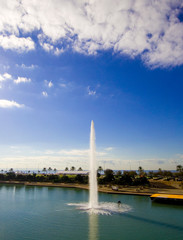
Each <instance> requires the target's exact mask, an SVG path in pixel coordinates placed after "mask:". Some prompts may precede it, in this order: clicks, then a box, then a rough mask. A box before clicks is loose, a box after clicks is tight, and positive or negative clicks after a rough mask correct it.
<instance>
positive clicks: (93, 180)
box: [89, 121, 98, 209]
mask: <svg viewBox="0 0 183 240" xmlns="http://www.w3.org/2000/svg"><path fill="white" fill-rule="evenodd" d="M89 184H90V193H89V207H90V208H91V209H94V208H97V207H98V186H97V164H96V149H95V129H94V122H93V121H92V122H91V130H90V173H89Z"/></svg>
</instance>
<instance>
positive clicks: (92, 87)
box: [0, 0, 183, 170]
mask: <svg viewBox="0 0 183 240" xmlns="http://www.w3.org/2000/svg"><path fill="white" fill-rule="evenodd" d="M182 93H183V2H182V1H181V0H173V1H172V0H165V1H161V0H151V1H146V0H123V1H121V0H100V1H97V0H77V1H74V0H47V1H38V0H1V1H0V169H4V170H8V169H9V168H14V169H27V170H29V169H40V170H41V169H42V168H43V167H46V168H48V167H52V168H57V169H65V167H69V168H70V167H71V166H75V167H76V169H77V168H79V167H82V168H83V169H88V166H89V164H88V153H89V134H90V124H91V120H93V121H94V124H95V131H96V149H97V161H98V165H99V166H102V167H103V168H104V169H106V168H111V169H125V170H130V169H131V170H135V169H138V167H139V166H142V167H143V168H144V169H145V170H157V169H159V168H161V169H164V170H174V169H176V166H177V165H179V164H183V94H182Z"/></svg>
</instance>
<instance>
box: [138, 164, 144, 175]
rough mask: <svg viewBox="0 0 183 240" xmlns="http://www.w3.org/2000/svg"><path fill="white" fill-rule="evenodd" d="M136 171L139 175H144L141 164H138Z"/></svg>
mask: <svg viewBox="0 0 183 240" xmlns="http://www.w3.org/2000/svg"><path fill="white" fill-rule="evenodd" d="M138 172H139V175H140V176H141V175H144V169H143V168H142V167H141V166H139V168H138Z"/></svg>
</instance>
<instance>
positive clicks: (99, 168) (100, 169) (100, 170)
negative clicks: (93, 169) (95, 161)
mask: <svg viewBox="0 0 183 240" xmlns="http://www.w3.org/2000/svg"><path fill="white" fill-rule="evenodd" d="M97 171H98V172H99V173H100V174H101V172H102V171H103V168H102V167H101V166H99V167H98V170H97Z"/></svg>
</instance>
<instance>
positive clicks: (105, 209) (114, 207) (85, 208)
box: [68, 202, 132, 215]
mask: <svg viewBox="0 0 183 240" xmlns="http://www.w3.org/2000/svg"><path fill="white" fill-rule="evenodd" d="M68 205H69V206H75V207H76V209H78V210H81V211H82V212H87V213H89V214H101V215H111V214H116V213H125V212H129V211H131V210H132V208H131V207H130V206H129V205H127V204H120V205H118V204H117V203H114V202H100V203H99V204H98V206H97V207H95V208H90V205H89V203H69V204H68Z"/></svg>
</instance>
